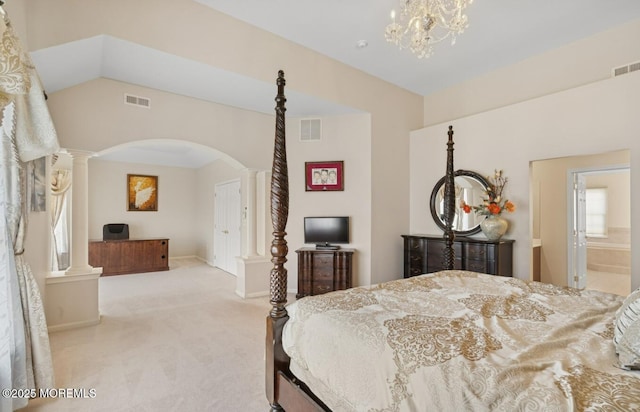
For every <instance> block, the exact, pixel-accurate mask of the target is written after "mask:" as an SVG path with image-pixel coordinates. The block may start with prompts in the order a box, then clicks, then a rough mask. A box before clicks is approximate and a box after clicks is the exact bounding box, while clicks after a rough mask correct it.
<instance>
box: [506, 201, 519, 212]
mask: <svg viewBox="0 0 640 412" xmlns="http://www.w3.org/2000/svg"><path fill="white" fill-rule="evenodd" d="M504 208H505V209H507V212H509V213H512V212H514V211H515V210H516V205H514V204H513V203H511V202H510V201H509V200H507V202H506V203H505V204H504Z"/></svg>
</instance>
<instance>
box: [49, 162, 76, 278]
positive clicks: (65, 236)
mask: <svg viewBox="0 0 640 412" xmlns="http://www.w3.org/2000/svg"><path fill="white" fill-rule="evenodd" d="M70 187H71V170H66V169H56V170H54V171H53V173H52V176H51V195H52V196H51V236H52V239H53V244H54V247H53V248H52V249H53V255H54V256H53V262H54V268H53V270H64V269H66V266H67V265H66V263H67V262H63V261H62V256H63V254H65V253H67V254H68V253H69V233H68V230H67V225H66V220H65V219H63V220H62V222H61V219H60V217H61V216H62V213H63V210H65V209H66V208H65V204H66V202H67V193H69V188H70ZM65 213H66V211H65ZM60 223H61V225H60V227H58V225H59V224H60Z"/></svg>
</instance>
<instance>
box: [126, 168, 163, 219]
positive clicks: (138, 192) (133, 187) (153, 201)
mask: <svg viewBox="0 0 640 412" xmlns="http://www.w3.org/2000/svg"><path fill="white" fill-rule="evenodd" d="M127 210H128V211H129V212H157V211H158V176H147V175H127Z"/></svg>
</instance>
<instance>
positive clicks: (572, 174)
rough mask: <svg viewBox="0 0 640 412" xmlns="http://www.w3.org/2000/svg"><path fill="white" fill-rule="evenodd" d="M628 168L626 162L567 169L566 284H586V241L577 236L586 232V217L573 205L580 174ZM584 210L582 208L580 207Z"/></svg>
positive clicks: (583, 285) (581, 286) (582, 285)
mask: <svg viewBox="0 0 640 412" xmlns="http://www.w3.org/2000/svg"><path fill="white" fill-rule="evenodd" d="M625 169H626V170H630V169H631V166H630V165H629V164H628V163H625V164H619V165H604V166H591V167H585V168H578V169H569V170H567V269H568V270H567V285H569V286H572V287H576V288H579V289H583V288H584V287H585V286H586V271H587V269H586V268H587V243H586V240H581V237H583V236H579V235H580V232H581V231H583V233H582V234H585V233H586V227H584V226H585V222H586V217H585V216H576V214H577V209H578V208H576V207H575V205H576V202H575V196H576V189H577V188H576V186H575V184H574V183H575V182H577V181H578V179H579V177H580V176H584V175H587V174H596V173H598V174H602V173H609V172H611V173H613V172H619V171H621V170H625ZM582 210H583V211H584V208H582ZM574 223H578V224H579V226H582V227H577V228H576V227H574Z"/></svg>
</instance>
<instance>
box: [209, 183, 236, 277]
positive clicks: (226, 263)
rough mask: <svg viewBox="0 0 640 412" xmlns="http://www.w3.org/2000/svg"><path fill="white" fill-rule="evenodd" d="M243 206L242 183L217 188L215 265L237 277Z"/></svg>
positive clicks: (214, 231) (215, 205) (214, 242)
mask: <svg viewBox="0 0 640 412" xmlns="http://www.w3.org/2000/svg"><path fill="white" fill-rule="evenodd" d="M241 213H242V204H241V196H240V181H239V180H236V181H232V182H228V183H222V184H218V185H216V186H215V201H214V230H213V251H214V252H213V253H214V258H213V264H214V266H216V267H218V268H220V269H222V270H224V271H225V272H229V273H231V274H233V275H237V274H238V273H237V265H236V257H237V256H240V253H241V250H240V249H241V235H240V234H241V232H240V230H241V227H240V226H241V224H242V221H241V218H242V215H241Z"/></svg>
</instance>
